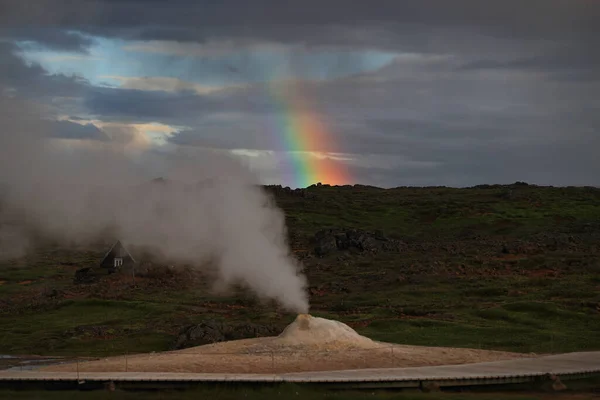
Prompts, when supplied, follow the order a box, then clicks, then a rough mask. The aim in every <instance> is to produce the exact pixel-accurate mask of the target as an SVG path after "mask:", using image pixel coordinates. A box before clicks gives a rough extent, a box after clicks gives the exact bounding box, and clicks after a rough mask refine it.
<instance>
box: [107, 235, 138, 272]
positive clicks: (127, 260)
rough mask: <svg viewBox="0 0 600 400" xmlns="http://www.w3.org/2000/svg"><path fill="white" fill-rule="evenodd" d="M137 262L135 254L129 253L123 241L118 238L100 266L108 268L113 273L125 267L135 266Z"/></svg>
mask: <svg viewBox="0 0 600 400" xmlns="http://www.w3.org/2000/svg"><path fill="white" fill-rule="evenodd" d="M135 263H136V261H135V259H134V258H133V256H132V255H131V254H129V252H128V251H127V249H126V248H125V246H123V244H122V243H121V241H120V240H117V242H116V243H115V244H113V246H112V247H111V248H110V250H109V251H108V253H106V255H105V256H104V258H103V259H102V262H101V263H100V267H102V268H106V269H107V270H108V272H109V273H112V272H116V271H117V270H119V269H123V268H133V267H134V265H135Z"/></svg>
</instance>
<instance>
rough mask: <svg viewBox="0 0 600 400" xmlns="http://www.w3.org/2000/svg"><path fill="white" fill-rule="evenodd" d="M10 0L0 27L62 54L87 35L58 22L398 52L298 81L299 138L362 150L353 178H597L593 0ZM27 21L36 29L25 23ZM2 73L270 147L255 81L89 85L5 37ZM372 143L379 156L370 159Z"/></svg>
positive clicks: (176, 139) (599, 124)
mask: <svg viewBox="0 0 600 400" xmlns="http://www.w3.org/2000/svg"><path fill="white" fill-rule="evenodd" d="M8 4H9V6H8V7H7V8H5V10H4V12H0V26H3V27H4V28H2V29H3V30H2V31H1V32H0V35H1V36H4V37H7V38H10V39H11V40H15V39H21V40H30V41H33V42H34V43H38V44H40V45H45V46H47V47H51V48H54V49H63V50H70V51H82V50H85V48H86V47H87V46H89V45H90V43H91V42H89V39H87V36H81V35H79V34H76V33H68V32H72V31H79V32H82V33H84V34H91V35H99V36H106V37H112V38H120V39H125V40H168V41H178V42H196V43H200V44H202V43H207V42H210V41H214V40H217V41H218V40H224V41H227V42H228V43H233V44H234V45H235V44H249V43H255V42H261V41H265V42H275V43H282V44H291V45H297V44H300V45H303V46H305V47H306V49H308V50H310V49H311V48H312V47H318V46H325V47H330V46H343V47H350V48H366V49H389V50H393V51H397V52H398V53H400V56H399V58H398V60H396V61H395V62H393V63H391V64H390V65H387V66H385V67H383V68H381V69H380V70H378V71H369V72H365V73H362V74H358V75H356V76H352V77H347V78H343V79H336V80H331V81H328V82H321V83H318V84H307V85H306V86H307V87H308V88H309V89H310V95H309V96H308V98H309V99H312V101H311V103H314V104H311V105H313V106H314V110H313V112H314V113H315V115H317V116H322V117H323V120H324V121H325V124H326V127H327V129H328V131H329V134H330V136H331V138H332V139H331V140H330V143H326V144H325V146H321V147H319V148H311V149H309V150H318V151H332V152H341V153H353V154H355V156H356V158H357V159H358V158H360V157H363V156H364V157H367V158H365V159H361V160H358V161H356V163H355V164H352V165H351V166H350V168H351V170H352V173H353V176H355V177H356V179H357V180H359V181H360V182H361V183H372V184H377V185H381V186H397V185H413V184H416V185H453V186H465V185H474V184H479V183H491V182H492V183H493V182H501V183H510V182H514V181H517V180H525V181H530V182H531V183H551V184H599V183H600V182H599V181H598V179H599V178H598V176H597V171H599V170H600V157H598V156H597V155H596V152H597V150H596V149H598V148H600V142H599V140H600V139H599V138H600V135H599V132H600V121H599V119H598V117H597V116H598V115H600V103H599V100H598V98H599V96H598V93H600V86H599V85H600V80H599V79H598V78H599V76H600V58H599V56H598V55H599V54H600V52H598V51H597V50H596V49H597V48H598V47H600V24H598V23H597V21H599V20H600V2H597V1H586V0H532V1H527V2H522V1H504V2H500V1H495V2H485V1H481V0H455V1H452V2H449V1H445V0H439V1H433V0H423V1H410V2H408V1H397V0H390V1H383V0H373V1H369V2H366V1H357V2H348V1H347V0H328V1H322V0H321V1H317V0H306V1H303V2H301V3H294V5H291V4H290V3H289V2H282V1H278V0H257V1H233V0H222V1H192V0H189V1H171V2H163V1H141V0H139V1H137V0H125V1H108V0H82V1H66V0H64V1H50V0H47V1H42V0H32V1H29V2H17V1H14V2H12V3H8ZM33 25H36V26H37V27H38V28H36V29H34V30H31V31H29V30H28V29H25V28H24V27H26V26H29V27H31V26H33ZM19 31H21V32H24V33H21V34H20V35H17V33H18V32H19ZM9 32H12V33H9ZM160 50H161V51H163V50H166V51H168V50H169V45H168V44H167V45H166V46H165V47H164V48H162V49H160ZM406 52H413V53H415V54H413V56H412V58H411V57H404V56H406V54H405V53H406ZM172 57H173V58H174V59H176V58H178V57H179V56H177V55H172ZM403 57H404V58H403ZM200 58H201V57H200ZM235 67H238V66H235ZM0 86H2V87H4V88H11V89H12V88H14V89H16V90H17V91H18V92H19V93H21V94H22V95H23V96H28V97H32V98H33V97H36V96H40V97H41V98H51V97H77V98H78V99H80V102H81V105H82V106H83V107H84V109H85V111H87V112H89V113H90V114H91V115H94V116H98V117H99V118H102V119H103V120H107V121H111V120H112V121H135V122H138V121H140V122H150V121H160V122H163V123H168V124H172V125H179V126H188V127H190V128H191V130H188V131H183V132H180V133H178V134H175V135H174V136H172V137H170V138H169V139H168V140H169V141H170V142H171V143H172V144H177V145H180V146H182V147H189V148H191V147H193V146H196V147H217V148H223V149H232V148H248V149H258V150H269V149H272V148H273V143H274V136H273V135H275V136H276V135H277V134H281V132H280V131H278V129H279V130H281V129H283V128H282V127H277V125H276V124H274V123H273V121H274V120H276V118H275V117H276V116H274V115H273V104H271V103H272V101H271V100H270V99H269V94H268V91H267V90H266V88H264V87H261V86H260V85H254V86H251V87H248V88H244V89H232V90H226V91H223V92H216V93H211V94H206V95H200V94H198V93H193V92H169V93H167V92H160V91H141V90H131V89H115V88H98V87H96V88H93V87H91V86H89V85H88V84H87V83H86V82H82V81H81V80H78V79H76V78H72V77H66V76H62V75H49V74H47V73H46V71H44V70H43V68H41V67H40V66H36V65H26V64H25V63H23V61H22V60H21V59H20V58H19V57H18V54H17V49H16V48H15V47H14V46H11V45H9V44H7V43H0ZM52 100H53V103H52V104H57V101H58V100H56V99H55V98H54V99H52ZM68 114H72V113H68ZM221 114H223V115H221ZM74 129H79V128H74ZM88 133H92V132H91V130H90V132H88ZM369 155H376V156H374V157H372V158H369V157H370V156H369ZM377 156H379V157H380V158H381V159H385V160H388V161H386V162H385V163H384V164H385V165H381V163H378V162H377V160H376V158H377ZM394 157H396V158H397V162H394V161H393V159H394ZM359 161H360V162H359Z"/></svg>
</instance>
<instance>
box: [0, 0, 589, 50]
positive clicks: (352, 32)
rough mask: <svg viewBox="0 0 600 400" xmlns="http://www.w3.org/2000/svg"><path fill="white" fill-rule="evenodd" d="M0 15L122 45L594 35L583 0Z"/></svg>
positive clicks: (143, 4)
mask: <svg viewBox="0 0 600 400" xmlns="http://www.w3.org/2000/svg"><path fill="white" fill-rule="evenodd" d="M3 15H4V16H3V17H2V19H0V22H5V23H6V24H11V25H17V26H18V25H22V24H34V23H35V24H42V25H44V26H51V27H55V28H60V29H75V30H82V31H85V32H89V33H92V34H98V35H106V36H111V37H123V38H126V39H144V40H148V39H157V40H178V41H199V42H202V41H204V40H207V39H210V38H238V39H244V40H250V39H256V40H269V41H278V42H279V41H282V42H302V43H308V44H353V43H354V44H361V43H362V44H368V45H370V46H374V45H377V43H378V42H380V41H381V40H384V43H383V45H393V42H395V43H396V44H403V40H402V38H403V37H404V36H406V35H408V36H410V33H411V32H413V33H417V32H421V33H423V32H431V33H434V34H438V33H439V31H437V29H443V30H447V29H450V30H454V31H457V32H459V31H465V30H467V31H471V32H473V31H474V32H477V33H480V34H482V35H488V36H495V37H503V38H510V39H515V38H527V39H544V40H563V39H565V38H566V39H569V40H585V39H586V38H588V37H589V36H590V35H597V34H598V29H599V28H598V24H597V20H598V19H599V18H600V5H599V4H598V3H597V2H595V1H586V0H531V1H528V2H522V1H516V0H512V1H503V2H500V1H495V2H482V1H479V0H455V1H452V2H448V1H444V0H421V1H410V2H408V1H403V2H399V1H396V0H374V1H369V2H352V3H348V2H347V1H346V0H328V1H318V0H306V1H303V2H301V3H290V2H282V1H279V0H257V1H252V2H240V1H236V0H222V1H213V0H210V1H209V0H205V1H195V0H194V1H192V0H185V1H169V2H157V1H141V0H140V1H134V0H125V1H107V0H104V1H102V0H87V1H86V0H81V1H77V2H74V1H67V0H62V1H50V0H32V1H30V2H26V4H25V2H17V1H14V2H12V3H11V4H10V5H9V6H8V7H7V10H6V12H5V13H3ZM390 38H393V39H394V40H392V41H390V42H389V43H386V42H387V41H388V40H389V39H390ZM409 39H410V37H409ZM368 42H370V43H368ZM404 44H406V43H404ZM431 44H432V45H433V46H435V45H434V44H433V43H431ZM421 47H423V46H421Z"/></svg>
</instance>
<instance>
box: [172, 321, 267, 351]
mask: <svg viewBox="0 0 600 400" xmlns="http://www.w3.org/2000/svg"><path fill="white" fill-rule="evenodd" d="M277 334H279V329H277V328H275V327H273V326H267V325H258V324H228V323H225V322H220V321H214V320H207V321H203V322H201V323H199V324H196V325H189V326H186V327H185V328H183V329H182V330H181V332H180V333H179V335H178V337H177V340H176V341H175V344H174V345H173V348H174V349H184V348H187V347H193V346H202V345H205V344H210V343H217V342H224V341H228V340H240V339H250V338H255V337H264V336H275V335H277Z"/></svg>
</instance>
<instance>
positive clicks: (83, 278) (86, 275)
mask: <svg viewBox="0 0 600 400" xmlns="http://www.w3.org/2000/svg"><path fill="white" fill-rule="evenodd" d="M98 279H99V276H98V274H97V273H96V271H94V269H93V268H91V267H87V268H81V269H78V270H77V271H75V277H74V278H73V283H75V284H86V283H94V282H97V281H98Z"/></svg>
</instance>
